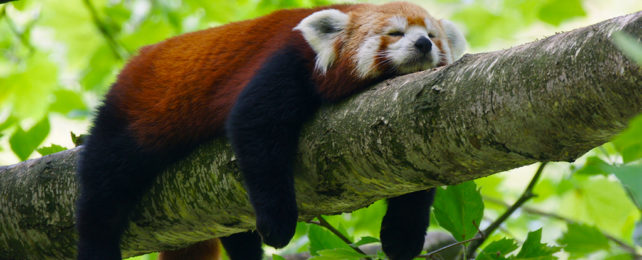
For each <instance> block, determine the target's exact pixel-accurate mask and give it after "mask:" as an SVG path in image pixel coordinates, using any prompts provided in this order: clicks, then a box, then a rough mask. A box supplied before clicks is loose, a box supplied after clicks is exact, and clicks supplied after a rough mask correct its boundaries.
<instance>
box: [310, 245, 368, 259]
mask: <svg viewBox="0 0 642 260" xmlns="http://www.w3.org/2000/svg"><path fill="white" fill-rule="evenodd" d="M317 253H318V254H319V256H321V257H326V258H325V259H337V260H341V259H346V260H347V259H361V258H363V257H365V256H366V255H364V254H361V253H359V252H357V251H354V249H352V248H350V249H347V248H335V249H324V250H319V251H317Z"/></svg>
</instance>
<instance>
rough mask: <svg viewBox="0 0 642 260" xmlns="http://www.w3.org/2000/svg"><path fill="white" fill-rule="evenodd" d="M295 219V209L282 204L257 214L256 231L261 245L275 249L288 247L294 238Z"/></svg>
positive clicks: (296, 215)
mask: <svg viewBox="0 0 642 260" xmlns="http://www.w3.org/2000/svg"><path fill="white" fill-rule="evenodd" d="M295 205H296V204H295ZM297 217H298V212H297V210H296V207H295V208H292V207H287V206H285V205H283V204H281V205H278V206H276V208H274V207H271V208H270V210H269V211H264V212H257V213H256V229H257V231H258V232H259V235H261V239H262V240H263V243H265V244H267V245H269V246H272V247H275V248H282V247H284V246H286V245H288V243H290V240H291V239H292V237H293V236H294V231H295V229H296V221H297Z"/></svg>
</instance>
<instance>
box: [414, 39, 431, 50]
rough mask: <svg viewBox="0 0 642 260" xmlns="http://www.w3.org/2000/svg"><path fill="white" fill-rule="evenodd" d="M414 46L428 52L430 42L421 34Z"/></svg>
mask: <svg viewBox="0 0 642 260" xmlns="http://www.w3.org/2000/svg"><path fill="white" fill-rule="evenodd" d="M415 47H417V49H418V50H419V51H421V52H423V53H428V52H429V51H430V49H432V43H431V42H430V40H428V38H426V37H424V36H421V37H420V38H419V39H418V40H417V41H416V42H415Z"/></svg>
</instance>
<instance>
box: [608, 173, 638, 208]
mask: <svg viewBox="0 0 642 260" xmlns="http://www.w3.org/2000/svg"><path fill="white" fill-rule="evenodd" d="M613 173H615V176H616V177H617V178H618V179H619V180H620V183H622V186H624V188H625V189H626V191H627V192H628V194H629V197H630V198H631V200H632V201H633V203H634V204H635V205H636V206H637V207H638V209H639V210H642V164H626V165H622V166H618V167H614V170H613Z"/></svg>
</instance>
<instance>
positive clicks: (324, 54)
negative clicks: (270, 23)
mask: <svg viewBox="0 0 642 260" xmlns="http://www.w3.org/2000/svg"><path fill="white" fill-rule="evenodd" d="M349 21H350V17H349V16H348V15H347V14H345V13H343V12H341V11H339V10H336V9H326V10H322V11H318V12H315V13H313V14H311V15H309V16H308V17H306V18H304V19H303V20H301V22H299V24H298V25H297V26H296V27H294V29H293V30H299V31H301V34H303V38H304V39H305V40H306V41H307V42H308V44H309V45H310V47H311V48H312V49H313V50H314V52H315V53H316V54H317V57H316V61H315V68H316V69H317V70H319V71H320V72H321V74H325V73H326V72H327V70H328V67H330V65H332V63H333V62H334V60H335V59H336V55H337V54H336V51H335V49H334V44H335V42H336V39H337V38H338V36H339V35H340V34H341V33H342V32H343V29H345V26H346V25H347V24H348V22H349Z"/></svg>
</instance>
